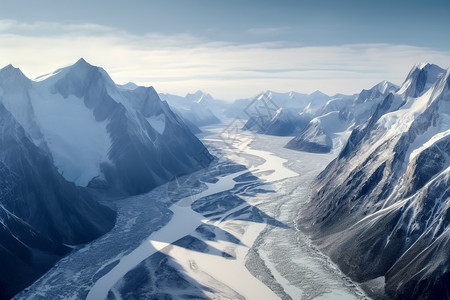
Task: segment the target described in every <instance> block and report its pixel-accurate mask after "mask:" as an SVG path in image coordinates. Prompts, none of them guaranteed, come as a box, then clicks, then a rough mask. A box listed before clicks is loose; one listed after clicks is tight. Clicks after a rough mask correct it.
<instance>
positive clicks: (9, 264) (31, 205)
mask: <svg viewBox="0 0 450 300" xmlns="http://www.w3.org/2000/svg"><path fill="white" fill-rule="evenodd" d="M6 72H12V73H13V74H12V76H15V75H17V76H18V77H16V78H22V79H23V78H24V77H22V75H20V73H18V72H20V71H18V70H17V69H11V68H9V67H8V69H6V70H5V69H4V70H2V71H1V72H0V74H1V76H6V74H5V73H6ZM14 74H15V75H14ZM1 79H3V78H1ZM24 82H25V81H24ZM3 83H4V82H1V83H0V85H1V86H2V88H3V89H4V91H3V92H4V94H7V92H6V90H5V89H8V87H7V86H5V85H3ZM9 83H12V82H9ZM26 84H27V85H28V84H29V83H28V82H27V83H26ZM3 99H4V98H3V96H1V97H0V102H1V100H3ZM18 99H20V97H18ZM9 104H10V105H11V103H9ZM25 116H26V115H25ZM0 129H1V131H0V237H1V238H0V265H1V268H0V299H9V298H10V297H11V296H12V295H14V294H15V293H17V292H18V291H20V290H21V289H23V288H24V287H26V286H27V285H28V284H30V283H31V282H33V281H34V280H35V279H36V278H38V277H39V276H40V275H42V274H43V273H44V272H45V271H47V270H48V269H49V268H50V267H51V266H52V265H53V264H54V263H55V262H56V261H57V260H59V259H60V258H61V257H62V255H64V254H66V253H67V252H69V251H70V248H68V247H66V246H65V245H64V244H80V243H86V242H88V241H90V240H92V239H94V238H96V237H98V236H100V235H102V234H104V233H105V232H107V231H108V230H109V229H111V228H112V226H113V225H114V220H115V214H114V212H113V211H111V210H110V209H108V208H106V207H103V206H101V205H99V204H98V203H97V202H95V201H94V200H92V199H91V197H90V196H89V195H87V194H86V193H85V192H83V191H81V190H80V189H79V188H78V187H76V186H75V185H74V184H73V183H70V182H67V181H66V180H65V179H64V178H63V177H62V176H61V175H60V174H59V173H58V171H57V170H56V168H55V167H54V166H53V163H52V160H51V158H50V157H49V156H48V154H47V152H46V151H45V150H42V149H40V148H39V147H37V146H36V145H35V144H34V143H33V142H32V140H31V139H30V138H29V136H28V134H27V133H26V131H25V130H24V128H23V127H22V126H21V125H20V124H19V122H17V121H16V120H15V118H14V117H13V115H12V114H11V113H9V112H8V111H7V110H6V109H5V106H4V105H3V104H1V103H0Z"/></svg>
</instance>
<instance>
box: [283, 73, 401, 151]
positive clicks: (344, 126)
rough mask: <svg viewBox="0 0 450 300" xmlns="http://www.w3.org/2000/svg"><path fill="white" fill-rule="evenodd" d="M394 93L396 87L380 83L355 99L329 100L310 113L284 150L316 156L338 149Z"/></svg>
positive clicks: (388, 83) (348, 97) (351, 97)
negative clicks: (314, 154) (309, 118)
mask: <svg viewBox="0 0 450 300" xmlns="http://www.w3.org/2000/svg"><path fill="white" fill-rule="evenodd" d="M396 90H398V87H397V86H395V85H394V84H392V83H390V82H387V81H383V82H380V83H379V84H377V85H375V86H374V87H372V88H371V89H369V90H362V91H361V93H360V94H358V95H353V96H346V95H336V96H333V97H332V98H331V99H330V100H329V101H327V102H326V103H325V104H324V105H323V106H322V107H320V108H316V109H315V110H314V113H313V114H312V116H313V117H314V118H312V119H311V121H310V122H309V123H308V124H307V125H306V126H305V128H304V130H302V131H301V132H300V133H299V134H298V135H297V136H296V137H295V138H293V139H292V140H291V141H289V142H288V144H287V145H286V148H290V149H294V150H300V151H307V152H319V153H327V152H330V151H331V150H332V149H339V148H341V147H342V146H343V145H344V144H345V139H346V137H348V134H346V133H347V132H349V131H351V130H352V129H353V128H355V127H357V126H359V125H361V124H363V123H364V122H366V121H367V120H368V119H369V118H370V117H371V116H372V114H373V113H374V112H375V109H376V107H377V105H378V104H380V102H381V101H383V99H384V98H385V97H386V96H387V95H388V94H390V93H393V92H395V91H396ZM343 141H344V142H343Z"/></svg>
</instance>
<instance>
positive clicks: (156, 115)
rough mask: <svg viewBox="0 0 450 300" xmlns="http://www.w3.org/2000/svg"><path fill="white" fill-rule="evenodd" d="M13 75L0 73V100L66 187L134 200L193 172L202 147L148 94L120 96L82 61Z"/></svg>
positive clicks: (151, 90) (99, 72) (123, 93)
mask: <svg viewBox="0 0 450 300" xmlns="http://www.w3.org/2000/svg"><path fill="white" fill-rule="evenodd" d="M19 72H20V71H18V70H16V69H14V68H12V67H11V66H8V67H6V68H4V69H2V70H1V71H0V97H1V99H0V101H1V102H2V103H3V104H4V105H5V107H6V108H7V109H8V110H10V111H11V113H12V114H13V115H14V116H15V118H16V119H17V120H18V121H19V123H20V124H21V125H22V126H23V127H24V129H25V131H26V133H27V134H28V135H29V136H30V137H31V138H32V139H33V141H34V143H35V144H36V145H38V146H39V147H41V148H42V149H44V150H46V151H48V152H49V154H50V155H51V157H52V158H53V161H54V164H55V166H56V167H57V168H58V170H59V171H60V173H61V174H62V175H63V176H64V177H65V178H66V179H67V180H69V181H72V182H75V183H76V184H78V185H81V186H86V185H91V186H100V185H102V186H109V187H113V186H114V187H118V188H119V189H120V190H122V191H126V192H127V193H130V194H136V193H141V192H145V191H148V190H149V189H151V188H152V187H155V186H156V185H158V184H161V183H164V182H165V181H167V180H169V179H170V178H171V176H173V175H174V174H175V173H178V172H185V173H188V172H189V171H192V170H194V169H197V168H199V165H198V162H197V160H196V157H195V156H198V155H199V153H201V152H202V149H204V147H203V145H202V144H201V143H200V142H199V141H198V139H197V138H196V137H195V136H193V135H192V133H191V132H190V131H189V129H188V128H187V126H186V124H185V123H184V122H183V120H181V119H180V118H178V117H177V116H175V115H174V114H173V112H172V111H171V110H170V108H169V107H168V106H167V105H166V104H165V103H164V102H163V101H161V100H160V98H159V96H158V94H157V93H156V91H155V90H154V88H152V87H135V88H133V89H124V88H123V87H121V86H119V85H116V84H115V83H114V81H113V80H112V79H111V77H110V76H109V75H108V73H107V72H106V71H105V70H104V69H102V68H101V67H97V66H93V65H91V64H89V63H88V62H86V60H84V59H83V58H81V59H79V60H78V61H77V62H76V63H75V64H73V65H71V66H67V67H64V68H61V69H58V70H57V71H55V72H53V73H50V74H47V75H45V76H43V77H40V78H38V79H37V80H35V81H31V80H29V79H28V78H26V77H25V76H24V75H23V76H19V75H17V74H21V72H20V73H19ZM18 76H19V77H20V78H22V77H23V78H25V79H26V80H24V82H28V84H27V86H26V88H24V87H23V86H22V85H23V83H22V84H19V83H20V82H19V81H20V80H18V79H17V77H18ZM5 80H8V82H7V83H8V84H3V85H2V82H6V81H5ZM13 83H14V84H13ZM14 87H15V88H14ZM162 137H164V138H162ZM177 144H179V146H180V147H176V145H177ZM169 145H172V146H169ZM174 145H175V146H174ZM181 145H182V146H181ZM168 148H171V149H170V151H167V149H168ZM172 148H174V149H172ZM176 148H178V150H177V149H176ZM179 149H183V150H184V151H183V152H182V153H178V152H179V151H180V150H179ZM164 156H167V157H166V158H163V157H164ZM158 157H159V158H158ZM138 161H144V162H145V163H138ZM165 161H170V162H171V163H170V166H169V165H166V162H165ZM119 170H120V171H119ZM137 178H139V179H137Z"/></svg>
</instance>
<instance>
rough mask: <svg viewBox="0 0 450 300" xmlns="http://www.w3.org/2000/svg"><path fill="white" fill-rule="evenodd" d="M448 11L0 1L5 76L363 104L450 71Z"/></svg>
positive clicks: (380, 0)
mask: <svg viewBox="0 0 450 300" xmlns="http://www.w3.org/2000/svg"><path fill="white" fill-rule="evenodd" d="M449 28H450V1H448V0H429V1H423V0H421V1H419V0H397V1H395V0H391V1H386V0H377V1H367V0H357V1H356V0H351V1H350V0H341V1H336V0H297V1H291V0H289V1H288V0H278V1H264V0H259V1H255V0H249V1H244V0H241V1H235V0H227V1H225V0H224V1H218V0H189V1H188V0H185V1H181V0H177V1H172V0H165V1H151V0H147V1H144V0H134V1H133V0H131V1H127V2H125V1H117V0H110V1H87V0H79V1H68V0H40V1H31V0H29V1H24V0H15V1H9V0H7V1H5V0H0V66H6V65H8V64H10V63H11V64H13V65H14V66H15V67H19V68H20V69H21V70H22V71H23V72H24V73H25V75H27V76H29V77H30V78H34V77H37V76H39V75H42V74H46V73H50V72H52V71H54V70H56V69H58V68H60V67H63V66H67V65H71V64H73V63H75V62H76V61H77V60H78V59H79V58H80V57H83V58H85V59H86V60H87V61H88V62H89V63H91V64H93V65H97V66H101V67H103V68H104V69H105V70H106V71H107V72H108V73H109V74H110V76H111V77H112V79H113V80H114V81H115V82H117V83H119V84H123V83H127V82H129V81H132V82H135V83H137V84H140V85H146V86H150V85H152V86H154V87H155V88H156V90H157V91H158V92H165V93H173V94H178V95H185V94H186V93H189V92H195V91H196V90H203V91H205V92H208V93H210V94H212V95H213V96H214V97H216V98H220V99H225V100H234V99H237V98H245V97H251V96H253V95H255V94H257V93H259V92H261V91H263V90H268V89H270V90H275V91H278V92H288V91H297V92H303V93H311V92H314V91H316V90H320V91H322V92H324V93H327V94H330V95H332V94H335V93H346V94H353V93H358V92H359V91H360V90H362V89H363V88H370V87H371V86H373V85H375V84H376V83H378V82H380V81H382V80H389V81H391V82H393V83H395V84H401V83H402V82H403V80H404V78H405V77H406V75H407V73H408V71H409V70H410V69H411V68H412V67H413V65H414V64H417V63H421V62H431V63H435V64H438V65H440V66H441V67H443V68H448V67H450V39H449V38H448V29H449Z"/></svg>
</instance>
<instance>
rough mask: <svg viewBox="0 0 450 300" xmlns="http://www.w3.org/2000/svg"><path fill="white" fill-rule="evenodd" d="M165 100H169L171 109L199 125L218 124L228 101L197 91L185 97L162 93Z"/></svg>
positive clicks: (188, 121) (161, 95) (189, 121)
mask: <svg viewBox="0 0 450 300" xmlns="http://www.w3.org/2000/svg"><path fill="white" fill-rule="evenodd" d="M159 96H160V97H161V99H162V100H163V101H167V103H169V106H170V107H171V109H172V110H173V111H174V112H176V113H178V114H179V115H180V116H181V117H182V118H183V119H184V120H186V121H187V123H192V124H194V125H195V126H197V127H201V126H206V125H212V124H218V123H220V122H221V119H222V118H223V111H224V109H225V107H226V106H227V103H226V102H224V101H222V100H218V99H214V98H213V97H212V96H211V95H210V94H207V93H204V92H202V91H197V92H195V93H193V94H187V95H186V96H185V97H181V96H176V95H172V94H164V93H160V94H159Z"/></svg>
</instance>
